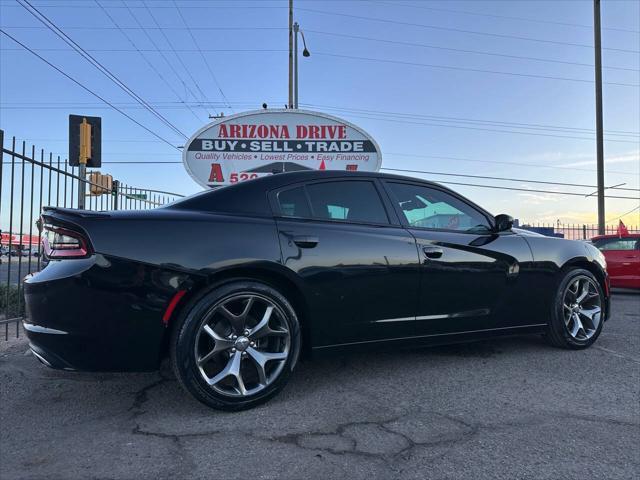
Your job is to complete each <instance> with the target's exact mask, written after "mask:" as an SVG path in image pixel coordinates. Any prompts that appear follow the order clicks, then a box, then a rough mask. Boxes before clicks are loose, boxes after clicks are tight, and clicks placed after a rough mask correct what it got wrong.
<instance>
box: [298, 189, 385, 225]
mask: <svg viewBox="0 0 640 480" xmlns="http://www.w3.org/2000/svg"><path fill="white" fill-rule="evenodd" d="M307 193H308V194H309V199H310V201H311V209H312V211H313V216H314V217H315V218H322V219H327V220H344V221H352V222H364V223H389V218H388V217H387V212H386V210H385V209H384V205H383V204H382V200H381V199H380V195H378V191H377V189H376V187H375V185H374V184H373V183H372V182H370V181H361V180H355V181H351V180H349V181H337V182H323V183H312V184H309V185H307Z"/></svg>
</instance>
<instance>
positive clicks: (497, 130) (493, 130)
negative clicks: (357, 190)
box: [345, 113, 638, 145]
mask: <svg viewBox="0 0 640 480" xmlns="http://www.w3.org/2000/svg"><path fill="white" fill-rule="evenodd" d="M345 115H346V116H348V117H352V118H364V119H367V120H378V121H382V122H390V123H404V124H409V125H424V126H428V127H443V128H457V129H463V130H476V131H482V132H496V133H508V134H516V135H531V136H537V137H553V138H571V139H576V140H587V141H593V138H588V137H577V136H574V135H555V134H552V133H537V132H519V131H514V130H500V129H497V128H483V127H473V126H465V125H449V124H441V123H428V122H420V121H411V120H405V119H401V118H385V117H382V116H374V115H366V114H361V115H358V114H353V113H345ZM606 141H607V142H616V143H631V144H634V145H637V144H638V142H637V141H633V140H617V139H611V138H609V139H607V140H606Z"/></svg>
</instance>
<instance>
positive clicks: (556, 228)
mask: <svg viewBox="0 0 640 480" xmlns="http://www.w3.org/2000/svg"><path fill="white" fill-rule="evenodd" d="M518 228H522V229H525V230H531V231H534V232H537V233H541V234H542V235H547V236H554V237H560V238H566V239H569V240H590V239H591V238H593V237H595V236H597V235H598V225H594V224H581V223H576V224H566V223H526V222H522V223H520V225H519V226H518ZM626 229H627V231H628V232H629V233H640V228H639V227H638V226H632V225H627V226H626ZM605 234H606V235H617V234H618V226H617V225H606V226H605Z"/></svg>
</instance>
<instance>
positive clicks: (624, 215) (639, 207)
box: [605, 205, 640, 223]
mask: <svg viewBox="0 0 640 480" xmlns="http://www.w3.org/2000/svg"><path fill="white" fill-rule="evenodd" d="M636 210H640V205H638V206H637V207H636V208H633V209H631V210H629V211H628V212H627V213H623V214H622V215H620V216H619V217H616V218H610V219H608V220H606V221H605V223H609V222H613V221H614V220H620V219H621V218H622V217H626V216H627V215H629V214H630V213H633V212H635V211H636Z"/></svg>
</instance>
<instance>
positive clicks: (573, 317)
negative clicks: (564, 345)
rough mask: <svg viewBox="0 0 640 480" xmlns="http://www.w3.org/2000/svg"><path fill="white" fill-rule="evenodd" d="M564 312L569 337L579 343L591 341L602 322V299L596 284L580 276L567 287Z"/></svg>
mask: <svg viewBox="0 0 640 480" xmlns="http://www.w3.org/2000/svg"><path fill="white" fill-rule="evenodd" d="M562 310H563V315H564V323H565V325H566V327H567V331H568V332H569V335H571V336H572V337H573V338H574V339H576V340H579V341H584V340H588V339H590V338H591V337H592V336H593V335H594V334H595V333H596V331H597V330H598V326H599V325H600V322H601V321H602V299H601V298H600V291H599V289H598V286H597V285H596V283H595V282H594V281H593V280H592V279H591V278H589V277H587V276H586V275H579V276H577V277H575V278H574V279H572V280H571V282H569V284H568V285H567V287H566V289H565V292H564V296H563V300H562Z"/></svg>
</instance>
